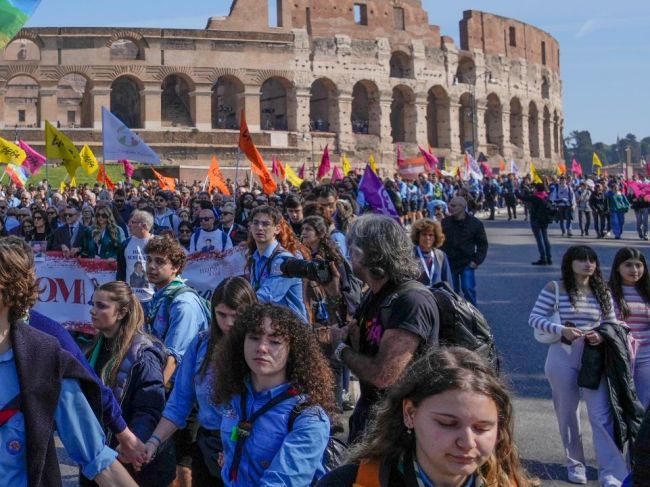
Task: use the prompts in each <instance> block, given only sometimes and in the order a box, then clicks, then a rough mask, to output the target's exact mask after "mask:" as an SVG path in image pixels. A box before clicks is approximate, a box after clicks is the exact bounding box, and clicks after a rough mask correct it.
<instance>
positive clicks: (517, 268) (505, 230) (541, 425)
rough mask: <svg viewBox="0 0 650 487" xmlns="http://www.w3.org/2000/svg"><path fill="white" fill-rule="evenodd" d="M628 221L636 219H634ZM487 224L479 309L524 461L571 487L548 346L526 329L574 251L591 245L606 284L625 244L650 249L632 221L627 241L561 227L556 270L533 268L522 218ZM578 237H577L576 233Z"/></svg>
mask: <svg viewBox="0 0 650 487" xmlns="http://www.w3.org/2000/svg"><path fill="white" fill-rule="evenodd" d="M629 216H630V217H633V215H632V214H630V215H629ZM628 219H629V217H628ZM484 224H485V227H486V230H487V233H488V239H489V242H490V250H489V253H488V257H487V259H486V261H485V263H484V265H483V266H481V267H480V269H479V271H478V272H477V288H478V301H479V308H480V309H481V310H482V311H483V312H484V313H485V315H486V317H487V318H488V320H489V321H490V324H491V325H492V327H493V330H494V335H495V339H496V341H497V345H498V347H499V350H500V352H501V354H502V356H503V364H504V369H505V373H506V376H507V378H508V380H509V382H510V383H511V387H512V389H513V390H514V392H515V396H516V399H515V414H516V438H517V442H518V446H519V449H520V453H521V456H522V457H523V459H525V461H526V465H527V466H528V468H529V470H530V471H531V472H533V473H535V474H536V475H538V476H539V477H540V478H541V479H543V480H544V483H543V485H545V486H565V485H572V484H569V483H568V482H566V470H565V468H564V466H563V465H564V464H563V461H564V459H563V455H562V444H561V441H560V436H559V433H558V429H557V422H556V420H555V414H554V412H553V405H552V403H551V401H550V397H551V393H550V388H549V386H548V383H547V381H546V379H545V377H544V360H545V357H546V349H547V347H546V346H545V345H542V344H540V343H537V342H536V341H535V340H534V338H533V333H532V330H531V329H530V327H529V326H528V323H527V321H528V315H529V313H530V310H531V309H532V307H533V304H534V302H535V299H536V298H537V295H538V293H539V291H540V289H541V288H542V287H543V286H544V284H546V283H547V282H548V281H549V280H551V279H558V278H559V274H560V261H561V258H562V255H563V253H564V251H565V250H566V249H567V248H568V247H569V246H570V245H575V244H578V243H580V244H587V245H591V246H593V247H594V248H595V249H596V251H597V252H598V255H599V258H600V259H601V265H602V268H603V273H604V275H605V277H606V278H607V276H609V270H610V268H611V263H612V260H613V258H614V255H615V254H616V251H617V250H618V249H619V248H620V247H621V246H624V245H630V246H637V247H639V248H643V250H644V252H647V251H648V250H649V249H650V246H649V245H648V242H644V241H641V240H639V239H638V237H635V236H636V232H635V231H634V228H633V226H632V225H631V224H630V223H628V225H626V231H625V233H624V234H623V239H622V240H614V239H609V238H608V239H605V240H596V239H595V238H590V237H579V236H576V232H575V230H574V232H573V235H574V236H573V237H572V238H563V237H562V236H561V233H560V231H559V228H557V227H553V228H551V229H550V231H549V235H550V237H551V246H552V249H553V262H554V265H553V266H549V267H537V266H532V265H530V264H531V262H533V261H535V260H537V259H538V257H539V255H538V253H537V246H536V245H535V240H534V238H533V236H532V233H531V232H530V229H529V227H528V223H526V222H523V221H521V220H517V221H512V222H508V221H506V220H505V218H504V217H503V216H500V217H497V220H495V221H484ZM577 234H578V235H580V231H579V230H578V232H577ZM626 237H627V238H626ZM582 413H583V414H582V417H583V421H582V424H583V426H584V431H583V442H584V445H585V453H586V455H587V462H588V464H589V467H590V468H589V470H588V478H589V479H590V483H589V485H598V483H597V482H596V479H597V472H596V469H595V468H594V466H595V460H594V454H593V446H592V441H591V430H590V429H589V424H588V421H587V419H586V411H585V409H584V407H583V408H582Z"/></svg>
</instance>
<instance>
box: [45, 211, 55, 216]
mask: <svg viewBox="0 0 650 487" xmlns="http://www.w3.org/2000/svg"><path fill="white" fill-rule="evenodd" d="M47 216H56V211H48V212H47Z"/></svg>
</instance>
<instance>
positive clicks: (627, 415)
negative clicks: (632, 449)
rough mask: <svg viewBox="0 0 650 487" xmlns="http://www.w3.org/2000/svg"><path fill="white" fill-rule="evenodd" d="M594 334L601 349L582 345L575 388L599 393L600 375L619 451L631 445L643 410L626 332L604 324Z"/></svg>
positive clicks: (606, 323)
mask: <svg viewBox="0 0 650 487" xmlns="http://www.w3.org/2000/svg"><path fill="white" fill-rule="evenodd" d="M596 331H597V332H598V333H600V335H601V336H602V337H603V339H604V342H603V343H602V344H601V345H597V346H591V345H588V344H585V348H584V351H583V352H582V364H581V367H580V372H579V374H578V385H579V386H580V387H586V388H588V389H598V386H599V385H600V381H601V378H602V375H603V373H604V374H605V382H606V384H607V392H608V395H609V400H610V403H611V405H612V414H613V416H614V440H615V441H616V445H617V446H618V448H619V449H620V450H621V451H623V447H624V446H625V444H626V443H627V442H628V441H634V438H636V434H637V432H638V431H639V426H640V424H641V420H642V419H643V407H642V406H641V403H640V402H639V399H638V397H637V395H636V388H635V387H634V379H633V377H632V372H631V370H630V362H631V357H630V352H629V349H628V348H627V335H628V333H629V329H628V328H626V327H623V326H621V325H619V324H617V323H609V322H603V323H602V324H601V325H600V326H599V327H598V328H596Z"/></svg>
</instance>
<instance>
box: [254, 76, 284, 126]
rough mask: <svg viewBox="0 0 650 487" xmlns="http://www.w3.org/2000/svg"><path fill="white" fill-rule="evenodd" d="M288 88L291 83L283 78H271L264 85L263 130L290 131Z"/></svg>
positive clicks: (262, 96)
mask: <svg viewBox="0 0 650 487" xmlns="http://www.w3.org/2000/svg"><path fill="white" fill-rule="evenodd" d="M288 87H289V82H288V81H287V80H285V79H282V78H270V79H268V80H266V81H265V82H264V83H263V84H262V91H261V99H260V115H261V117H260V120H261V121H262V130H289V118H288V99H287V96H288Z"/></svg>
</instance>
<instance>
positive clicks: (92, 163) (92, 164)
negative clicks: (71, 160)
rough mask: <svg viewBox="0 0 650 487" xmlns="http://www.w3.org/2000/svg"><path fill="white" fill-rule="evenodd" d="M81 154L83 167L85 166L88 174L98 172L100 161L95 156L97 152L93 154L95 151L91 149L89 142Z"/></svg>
mask: <svg viewBox="0 0 650 487" xmlns="http://www.w3.org/2000/svg"><path fill="white" fill-rule="evenodd" d="M79 156H80V158H81V167H83V168H84V169H85V170H86V172H87V173H88V174H93V173H95V172H97V169H99V163H98V162H97V159H96V158H95V154H93V151H91V150H90V147H88V145H87V144H86V145H84V146H83V148H82V149H81V152H80V153H79Z"/></svg>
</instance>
